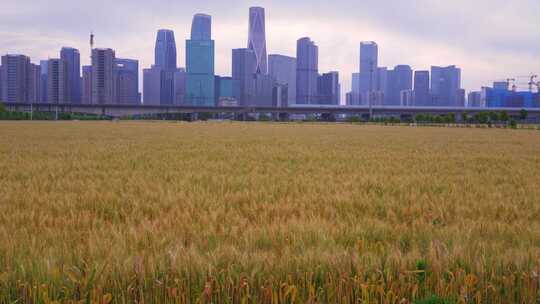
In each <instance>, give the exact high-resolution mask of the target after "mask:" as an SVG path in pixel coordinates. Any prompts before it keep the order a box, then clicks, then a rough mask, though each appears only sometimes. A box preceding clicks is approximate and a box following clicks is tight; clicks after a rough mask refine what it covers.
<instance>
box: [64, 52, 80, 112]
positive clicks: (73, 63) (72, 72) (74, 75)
mask: <svg viewBox="0 0 540 304" xmlns="http://www.w3.org/2000/svg"><path fill="white" fill-rule="evenodd" d="M60 58H61V59H62V60H63V61H64V64H65V65H66V70H67V71H66V73H67V74H66V81H67V85H66V97H65V101H66V102H69V103H81V95H82V94H81V55H80V54H79V50H77V49H75V48H71V47H63V48H62V50H60Z"/></svg>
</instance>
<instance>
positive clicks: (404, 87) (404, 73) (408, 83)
mask: <svg viewBox="0 0 540 304" xmlns="http://www.w3.org/2000/svg"><path fill="white" fill-rule="evenodd" d="M412 78H413V72H412V69H411V67H410V66H408V65H398V66H396V67H395V68H394V69H393V70H391V71H388V79H387V81H388V84H387V85H388V91H387V96H386V97H385V102H384V104H385V105H392V106H398V105H400V102H401V92H402V91H410V90H412Z"/></svg>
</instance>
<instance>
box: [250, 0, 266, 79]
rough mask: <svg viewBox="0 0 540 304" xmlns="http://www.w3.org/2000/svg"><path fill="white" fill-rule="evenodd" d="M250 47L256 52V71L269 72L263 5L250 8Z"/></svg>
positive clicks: (259, 72)
mask: <svg viewBox="0 0 540 304" xmlns="http://www.w3.org/2000/svg"><path fill="white" fill-rule="evenodd" d="M248 49H250V50H253V51H254V52H255V59H256V64H255V71H254V73H256V74H267V71H268V64H267V56H266V27H265V14H264V8H262V7H251V8H249V33H248Z"/></svg>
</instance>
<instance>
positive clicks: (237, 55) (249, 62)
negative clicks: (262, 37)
mask: <svg viewBox="0 0 540 304" xmlns="http://www.w3.org/2000/svg"><path fill="white" fill-rule="evenodd" d="M256 61H257V60H256V57H255V52H254V51H253V50H250V49H233V50H232V78H233V80H235V81H236V83H237V85H238V90H237V92H236V93H237V96H235V97H236V100H237V101H238V103H239V105H241V106H248V105H252V104H253V99H254V97H255V74H254V70H255V65H256Z"/></svg>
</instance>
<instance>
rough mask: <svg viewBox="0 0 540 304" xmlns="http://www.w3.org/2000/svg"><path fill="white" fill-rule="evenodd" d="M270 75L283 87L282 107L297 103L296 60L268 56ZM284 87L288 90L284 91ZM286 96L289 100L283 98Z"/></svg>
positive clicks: (281, 91) (280, 95) (280, 96)
mask: <svg viewBox="0 0 540 304" xmlns="http://www.w3.org/2000/svg"><path fill="white" fill-rule="evenodd" d="M268 73H269V74H270V76H272V77H273V78H274V79H275V81H276V83H277V84H278V85H281V88H280V92H279V101H280V104H281V105H282V106H287V105H292V104H294V103H295V102H296V58H294V57H289V56H283V55H269V56H268ZM283 85H286V86H287V90H283ZM284 94H286V97H287V98H283V96H284Z"/></svg>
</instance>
